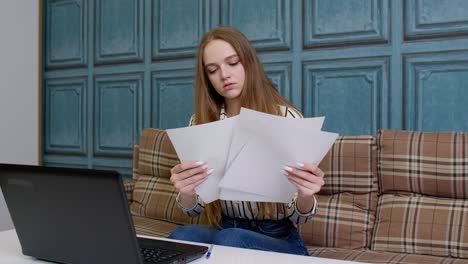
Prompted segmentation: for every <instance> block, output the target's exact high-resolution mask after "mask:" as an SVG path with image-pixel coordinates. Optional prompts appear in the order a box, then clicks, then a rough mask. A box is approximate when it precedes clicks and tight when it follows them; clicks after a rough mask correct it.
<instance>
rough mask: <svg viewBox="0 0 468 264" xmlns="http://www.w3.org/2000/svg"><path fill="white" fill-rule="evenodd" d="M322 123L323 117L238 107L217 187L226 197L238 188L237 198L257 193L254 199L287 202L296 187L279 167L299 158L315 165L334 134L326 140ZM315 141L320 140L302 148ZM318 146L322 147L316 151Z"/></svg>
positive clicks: (333, 138)
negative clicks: (296, 116) (290, 115)
mask: <svg viewBox="0 0 468 264" xmlns="http://www.w3.org/2000/svg"><path fill="white" fill-rule="evenodd" d="M322 124H323V117H322V118H305V119H291V118H281V117H277V116H272V115H268V114H264V113H260V112H257V111H253V110H249V109H245V108H242V109H241V113H240V115H239V119H238V121H237V123H236V126H235V127H234V131H233V140H235V139H237V138H239V140H237V141H233V143H232V144H231V149H230V153H229V155H228V157H229V160H228V166H227V167H226V172H225V175H224V177H223V179H222V180H221V181H220V183H219V186H220V187H221V188H222V189H228V190H229V191H230V193H229V197H230V198H235V195H234V194H235V191H238V193H237V194H238V198H239V199H241V200H242V198H245V197H249V198H250V199H252V197H251V195H248V194H245V193H255V194H257V195H259V196H260V197H258V199H263V198H264V197H269V198H271V200H269V201H272V202H285V203H286V202H289V201H290V199H291V197H292V195H293V194H294V193H295V192H296V187H295V186H294V185H293V184H291V183H290V182H289V181H288V180H287V177H286V176H285V175H284V173H283V167H284V166H286V165H290V166H291V165H293V166H294V165H295V164H296V162H299V161H310V162H314V163H317V164H318V163H319V162H320V161H321V160H322V158H323V156H321V154H322V152H323V151H324V153H325V154H326V152H327V151H328V149H329V148H330V146H331V145H332V144H333V142H334V140H335V139H336V136H337V135H336V134H333V135H334V136H333V135H330V136H331V137H330V138H329V140H328V141H327V140H326V136H327V134H326V133H325V132H321V131H320V129H321V127H322ZM324 133H325V134H324ZM331 134H332V133H331ZM240 139H242V140H243V141H242V140H240ZM316 140H320V141H323V142H324V143H323V144H320V146H318V145H312V148H311V149H310V150H307V149H305V148H307V147H309V148H310V145H311V144H310V143H312V142H315V141H316ZM330 141H331V143H330ZM327 142H328V144H330V146H329V147H327ZM236 144H237V147H236ZM238 146H242V147H241V148H240V147H238ZM322 147H323V148H325V149H324V150H323V151H320V149H322ZM233 151H234V152H235V151H240V152H239V153H234V154H233V153H231V152H233ZM232 157H234V158H232Z"/></svg>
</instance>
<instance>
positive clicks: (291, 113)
mask: <svg viewBox="0 0 468 264" xmlns="http://www.w3.org/2000/svg"><path fill="white" fill-rule="evenodd" d="M280 110H281V113H282V114H283V116H285V117H290V118H302V115H301V113H299V112H297V111H296V110H295V109H291V108H288V107H286V106H280ZM225 118H227V116H226V112H225V110H224V106H223V107H222V108H221V111H220V118H219V119H220V120H223V119H225ZM189 124H190V126H192V125H194V118H193V116H192V118H190V123H189ZM179 194H180V193H179ZM291 198H292V199H291V202H290V203H288V204H283V203H274V204H273V208H272V209H273V211H272V212H270V209H269V208H268V206H266V208H265V212H264V213H263V215H260V214H259V206H258V203H257V202H249V201H226V200H221V210H222V213H223V215H226V216H228V217H231V218H241V219H248V220H281V219H284V218H289V219H290V220H291V221H292V222H293V223H296V224H303V223H305V222H307V220H309V219H310V218H311V217H312V216H313V215H314V214H315V211H316V208H317V200H316V199H315V197H314V198H313V199H314V206H313V207H312V210H310V212H308V213H305V214H303V213H301V212H300V211H299V210H298V209H297V204H296V201H297V193H296V194H295V195H294V197H291ZM176 201H177V205H178V206H179V207H180V208H181V209H182V211H183V212H184V213H185V214H187V215H188V216H190V217H195V216H198V215H200V214H201V213H202V211H203V209H204V208H205V206H204V203H203V201H202V200H201V199H200V197H199V196H198V195H197V202H196V203H195V205H194V206H193V207H192V208H185V207H183V206H182V205H181V204H180V202H179V195H177V198H176ZM270 215H271V217H270Z"/></svg>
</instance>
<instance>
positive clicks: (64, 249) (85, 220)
mask: <svg viewBox="0 0 468 264" xmlns="http://www.w3.org/2000/svg"><path fill="white" fill-rule="evenodd" d="M0 187H1V189H2V191H3V195H4V197H5V201H6V203H7V206H8V209H9V211H10V215H11V219H12V220H13V224H14V226H15V229H16V233H17V234H18V238H19V241H20V244H21V247H22V250H23V254H24V255H27V256H32V257H34V258H37V259H41V260H47V261H53V262H58V263H73V264H79V263H86V264H92V263H99V264H103V263H112V264H117V263H122V264H124V263H125V264H143V263H145V264H146V263H187V262H190V261H192V260H195V259H197V258H200V257H201V256H203V255H204V254H205V253H206V252H207V250H208V247H206V246H198V245H192V244H186V243H180V242H174V241H164V240H153V239H145V238H140V237H138V238H137V236H136V232H135V228H134V226H133V222H132V218H131V216H130V212H129V209H128V205H127V198H126V195H125V192H124V187H123V183H122V178H121V176H120V174H119V173H118V172H115V171H106V170H91V169H76V168H57V167H41V166H29V165H13V164H0Z"/></svg>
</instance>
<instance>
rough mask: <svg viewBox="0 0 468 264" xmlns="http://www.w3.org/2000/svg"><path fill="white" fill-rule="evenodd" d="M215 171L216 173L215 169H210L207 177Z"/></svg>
mask: <svg viewBox="0 0 468 264" xmlns="http://www.w3.org/2000/svg"><path fill="white" fill-rule="evenodd" d="M213 171H214V169H209V170H208V171H207V172H206V174H207V175H210V174H211V173H212V172H213Z"/></svg>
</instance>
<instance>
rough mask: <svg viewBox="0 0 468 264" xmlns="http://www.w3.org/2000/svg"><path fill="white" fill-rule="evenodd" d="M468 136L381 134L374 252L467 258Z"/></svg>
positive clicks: (381, 132) (409, 133) (379, 137)
mask: <svg viewBox="0 0 468 264" xmlns="http://www.w3.org/2000/svg"><path fill="white" fill-rule="evenodd" d="M467 142H468V134H465V133H455V132H453V133H450V132H439V133H435V132H414V131H393V130H380V131H379V134H378V145H379V146H378V149H379V160H378V163H377V169H378V173H379V184H380V191H381V196H380V198H379V203H378V210H377V218H376V226H375V231H374V237H373V242H372V246H371V248H372V249H375V250H384V251H393V252H402V253H411V254H413V253H417V254H431V255H436V256H452V257H464V258H467V257H468V211H467V210H466V208H468V201H466V198H467V194H468V190H467V188H466V186H468V166H467V165H468V155H467V153H468V144H467Z"/></svg>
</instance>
